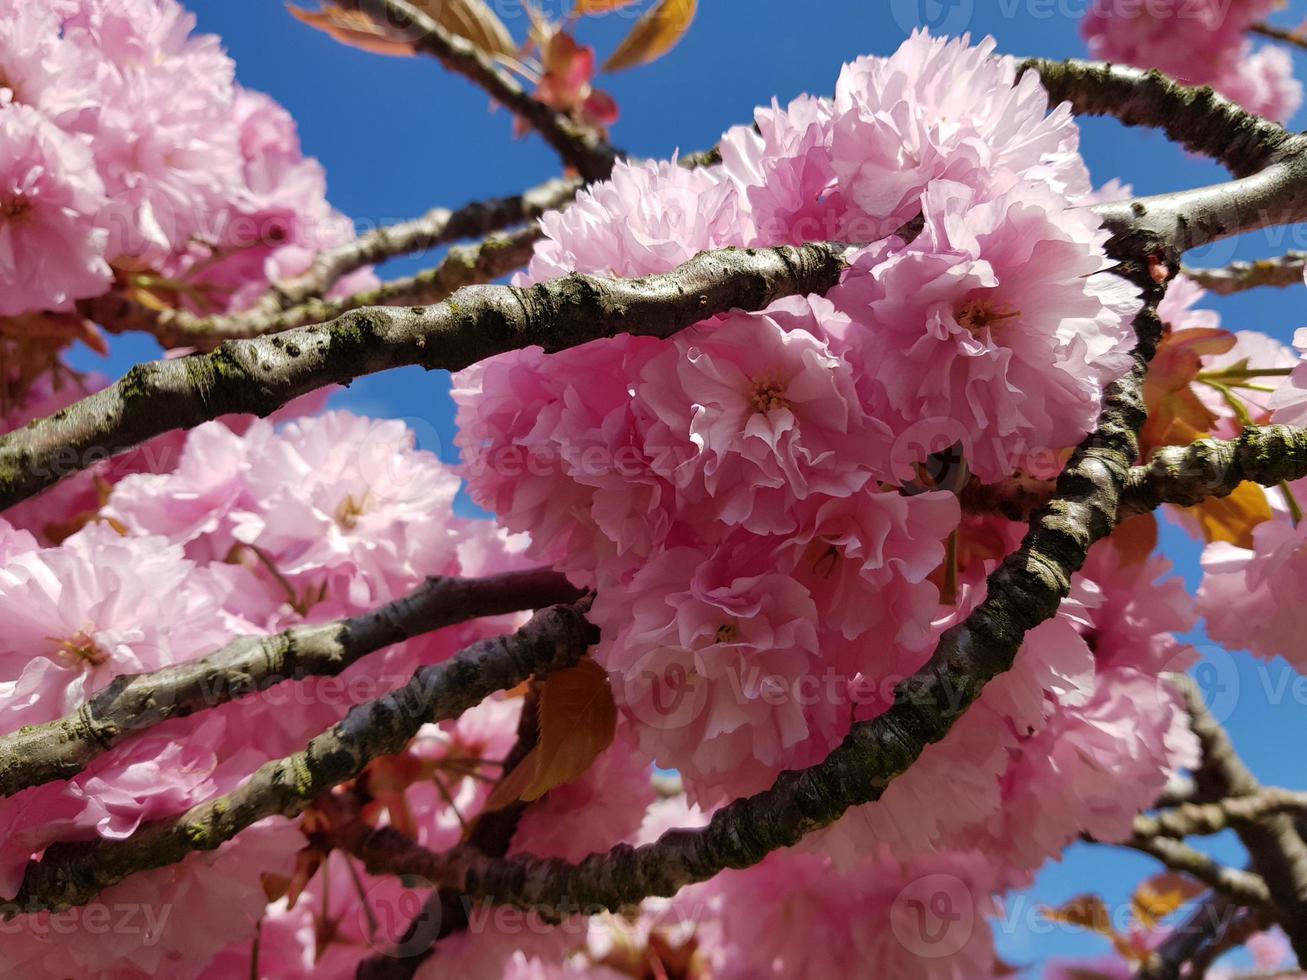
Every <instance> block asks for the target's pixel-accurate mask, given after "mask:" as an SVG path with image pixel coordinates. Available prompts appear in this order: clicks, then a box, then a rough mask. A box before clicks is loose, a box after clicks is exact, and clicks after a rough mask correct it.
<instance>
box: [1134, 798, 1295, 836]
mask: <svg viewBox="0 0 1307 980" xmlns="http://www.w3.org/2000/svg"><path fill="white" fill-rule="evenodd" d="M1280 813H1293V814H1297V815H1300V816H1301V815H1303V814H1307V793H1299V792H1295V791H1293V790H1288V789H1278V788H1277V789H1261V790H1258V791H1257V792H1255V793H1253V794H1251V795H1249V796H1233V797H1227V798H1226V799H1223V800H1218V801H1216V802H1214V803H1181V804H1179V805H1178V806H1175V807H1172V808H1168V809H1165V810H1162V811H1160V812H1158V813H1156V814H1153V815H1151V816H1149V815H1146V814H1144V815H1140V816H1138V817H1135V825H1134V834H1135V836H1136V837H1174V838H1184V837H1206V836H1210V835H1211V834H1219V833H1220V832H1221V831H1223V830H1226V829H1228V828H1230V827H1234V826H1237V825H1239V824H1255V823H1257V822H1258V821H1260V820H1262V819H1263V818H1265V817H1268V816H1272V815H1274V814H1280Z"/></svg>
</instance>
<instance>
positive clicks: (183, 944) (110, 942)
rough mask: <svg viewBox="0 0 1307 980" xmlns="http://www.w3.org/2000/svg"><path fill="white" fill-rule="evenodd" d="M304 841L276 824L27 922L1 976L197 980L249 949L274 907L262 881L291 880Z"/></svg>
mask: <svg viewBox="0 0 1307 980" xmlns="http://www.w3.org/2000/svg"><path fill="white" fill-rule="evenodd" d="M303 841H304V838H303V837H302V836H301V834H300V832H299V830H298V829H297V828H296V827H295V825H294V824H293V823H292V822H290V821H289V820H286V819H284V818H281V817H274V818H269V819H268V820H265V821H262V822H260V823H257V824H255V825H254V826H252V827H250V828H248V829H247V830H245V831H244V832H242V833H241V835H240V837H239V838H237V839H236V840H234V841H229V842H228V843H226V844H223V845H222V846H221V847H219V848H218V849H217V850H216V851H213V852H207V853H206V852H200V853H194V854H191V855H189V856H188V857H187V858H186V859H185V860H184V861H182V862H181V863H179V864H174V865H171V866H169V867H166V868H159V869H157V870H154V871H146V872H142V873H140V874H135V875H132V876H131V877H129V878H127V879H126V880H124V881H122V882H120V883H119V884H117V885H113V886H112V887H110V888H106V889H105V890H104V891H103V892H101V893H100V895H99V896H98V897H97V899H96V901H95V902H93V903H92V904H90V905H86V906H78V907H74V908H72V909H68V910H65V911H61V912H40V913H35V914H28V915H21V916H19V917H17V918H16V919H13V920H11V921H10V922H9V923H7V924H6V932H5V940H4V942H3V943H0V971H3V972H4V973H5V974H6V975H9V976H30V977H40V976H47V977H68V976H76V977H87V978H90V980H149V978H152V977H159V976H172V977H194V976H197V975H199V973H200V971H201V970H203V969H204V967H205V966H206V965H207V964H208V963H209V962H210V960H212V959H213V957H214V956H215V955H217V954H218V953H219V952H220V951H221V950H222V949H223V947H224V946H227V945H228V944H231V943H241V944H244V945H245V946H246V947H247V948H248V946H249V944H250V943H251V942H252V941H253V939H254V935H255V931H256V928H257V923H258V921H259V919H260V917H261V916H262V914H263V910H264V908H265V906H266V904H267V896H266V894H265V892H264V888H263V883H262V880H261V877H262V876H263V875H264V874H272V875H282V876H285V875H289V874H290V873H291V871H292V869H293V865H294V855H295V852H296V851H297V850H298V849H299V848H300V847H301V846H303ZM245 975H248V974H245Z"/></svg>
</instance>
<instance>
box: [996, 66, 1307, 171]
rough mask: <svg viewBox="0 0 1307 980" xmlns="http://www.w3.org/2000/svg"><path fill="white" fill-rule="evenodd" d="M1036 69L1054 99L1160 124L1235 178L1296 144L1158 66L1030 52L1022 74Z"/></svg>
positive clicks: (1132, 121) (1085, 111) (1082, 111)
mask: <svg viewBox="0 0 1307 980" xmlns="http://www.w3.org/2000/svg"><path fill="white" fill-rule="evenodd" d="M1032 70H1033V71H1037V72H1039V77H1040V78H1041V79H1042V80H1043V83H1044V88H1045V89H1047V90H1048V95H1049V100H1050V101H1051V102H1052V103H1053V104H1057V103H1059V102H1069V103H1071V109H1072V111H1073V112H1075V113H1077V114H1078V115H1082V116H1114V117H1115V118H1117V119H1119V120H1120V121H1121V122H1122V123H1124V124H1125V125H1127V126H1148V127H1151V128H1153V129H1160V130H1162V132H1164V133H1165V134H1166V135H1167V138H1169V139H1170V140H1171V141H1172V142H1174V143H1179V144H1180V145H1181V146H1183V147H1185V149H1187V150H1191V151H1192V152H1194V153H1199V154H1202V155H1203V156H1207V157H1211V158H1212V159H1214V160H1218V161H1220V162H1221V163H1222V164H1224V165H1225V166H1226V168H1228V169H1229V170H1230V172H1231V173H1232V174H1234V175H1235V176H1236V177H1245V176H1248V175H1249V174H1254V173H1257V172H1258V171H1259V170H1262V169H1263V168H1265V167H1266V166H1267V165H1268V164H1270V163H1273V162H1274V161H1276V160H1278V159H1280V158H1281V157H1283V156H1285V155H1287V154H1288V153H1290V152H1296V150H1295V149H1294V147H1295V145H1296V142H1297V138H1296V137H1294V136H1293V135H1292V134H1291V133H1289V132H1288V130H1286V129H1285V128H1284V127H1283V126H1280V125H1278V124H1277V123H1274V122H1271V121H1270V120H1269V119H1263V118H1262V117H1261V116H1258V115H1257V114H1256V113H1252V112H1249V111H1247V110H1246V109H1243V108H1241V107H1240V106H1238V105H1236V104H1235V103H1233V102H1231V101H1229V100H1228V99H1225V98H1224V97H1222V96H1220V95H1217V94H1216V93H1215V92H1214V91H1213V90H1212V89H1211V88H1209V87H1207V86H1204V87H1202V88H1191V87H1189V86H1185V85H1181V84H1180V83H1179V82H1176V81H1173V80H1172V79H1170V78H1167V77H1166V76H1165V75H1163V74H1162V73H1161V72H1160V71H1144V70H1142V69H1139V68H1131V67H1129V66H1127V65H1113V64H1106V63H1102V62H1094V61H1081V60H1078V59H1072V60H1069V61H1049V60H1047V59H1044V58H1028V59H1026V60H1025V61H1023V62H1021V63H1020V65H1018V67H1017V72H1018V75H1021V74H1024V73H1025V72H1027V71H1032Z"/></svg>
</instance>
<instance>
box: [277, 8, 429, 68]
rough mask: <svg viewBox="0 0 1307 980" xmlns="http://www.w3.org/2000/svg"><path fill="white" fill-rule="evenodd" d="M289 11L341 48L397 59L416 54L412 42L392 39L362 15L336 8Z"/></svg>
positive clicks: (365, 15)
mask: <svg viewBox="0 0 1307 980" xmlns="http://www.w3.org/2000/svg"><path fill="white" fill-rule="evenodd" d="M286 9H288V10H289V11H290V12H291V16H293V17H294V18H296V19H297V20H299V21H302V22H303V23H305V24H308V25H309V26H310V27H313V28H316V29H317V30H319V31H323V32H325V33H326V34H329V35H331V36H332V37H334V38H335V39H336V40H337V41H339V42H340V43H341V44H346V45H349V46H350V47H351V48H358V49H359V50H360V51H368V52H371V53H372V54H384V55H390V56H393V57H408V56H410V55H412V54H413V42H412V41H408V40H405V39H403V38H398V37H393V36H391V35H390V34H389V33H387V32H386V30H385V29H384V28H382V27H381V26H380V25H378V24H377V23H376V22H375V21H373V20H372V18H371V17H369V16H368V15H367V14H365V13H363V12H362V11H358V10H339V9H337V8H335V7H326V8H324V9H322V10H305V9H304V8H302V7H296V6H293V5H287V8H286Z"/></svg>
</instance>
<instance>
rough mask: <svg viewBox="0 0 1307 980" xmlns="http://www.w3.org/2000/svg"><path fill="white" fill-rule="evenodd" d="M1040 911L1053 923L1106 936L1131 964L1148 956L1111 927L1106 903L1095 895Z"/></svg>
mask: <svg viewBox="0 0 1307 980" xmlns="http://www.w3.org/2000/svg"><path fill="white" fill-rule="evenodd" d="M1042 911H1043V913H1044V917H1045V918H1046V919H1050V920H1051V921H1053V922H1064V923H1066V924H1067V925H1070V926H1078V927H1080V928H1081V929H1087V930H1089V931H1090V932H1094V933H1097V934H1098V935H1100V936H1106V937H1107V938H1108V939H1110V940H1111V941H1112V946H1113V947H1115V949H1116V951H1117V952H1118V953H1119V954H1121V956H1123V957H1124V958H1125V959H1127V960H1129V961H1130V962H1132V963H1138V962H1140V961H1141V959H1142V958H1143V957H1145V956H1147V955H1148V954H1147V951H1146V950H1141V949H1139V948H1138V947H1136V945H1135V944H1134V943H1133V942H1132V941H1131V937H1130V936H1127V935H1124V934H1122V933H1120V932H1117V930H1116V927H1115V926H1114V925H1112V913H1111V912H1110V911H1109V910H1108V907H1107V903H1106V902H1104V901H1103V900H1102V899H1101V898H1099V897H1098V896H1097V895H1077V896H1076V897H1075V898H1073V899H1071V900H1070V901H1069V902H1067V903H1065V904H1064V905H1061V906H1059V907H1058V908H1055V909H1052V908H1045V909H1043V910H1042Z"/></svg>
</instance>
